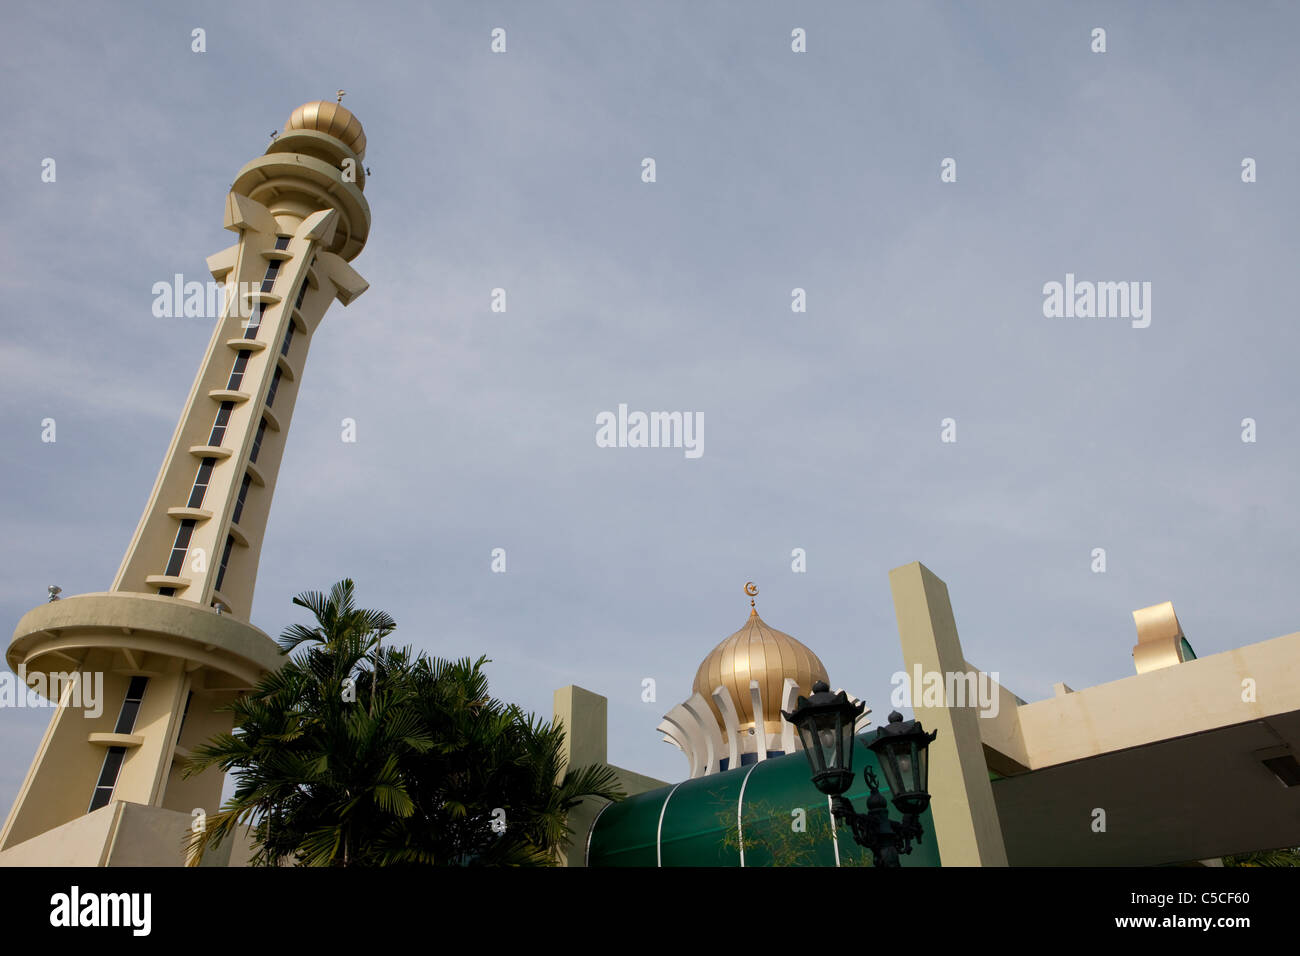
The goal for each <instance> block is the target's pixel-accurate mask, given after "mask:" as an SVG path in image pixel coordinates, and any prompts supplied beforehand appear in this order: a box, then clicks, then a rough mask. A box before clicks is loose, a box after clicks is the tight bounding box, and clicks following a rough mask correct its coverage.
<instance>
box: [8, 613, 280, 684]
mask: <svg viewBox="0 0 1300 956" xmlns="http://www.w3.org/2000/svg"><path fill="white" fill-rule="evenodd" d="M94 648H104V649H110V650H120V649H122V648H126V649H128V650H135V651H139V652H141V653H145V654H163V655H165V656H169V657H176V658H181V659H184V660H187V661H191V662H194V663H196V664H198V665H201V666H204V667H208V668H211V669H212V670H214V671H218V672H221V673H224V674H227V675H229V676H230V677H231V678H233V679H234V680H235V681H237V682H238V683H239V684H240V685H241V686H252V685H253V684H254V683H256V681H257V680H258V678H260V677H261V675H262V674H264V673H267V672H268V671H273V670H277V669H279V667H280V666H281V665H282V664H283V663H284V655H283V654H282V653H281V652H280V648H279V646H278V645H277V644H276V643H275V642H274V641H273V640H271V638H270V637H269V636H267V634H266V633H265V632H264V631H261V630H259V629H258V628H256V627H253V626H252V625H251V624H246V623H245V622H243V621H240V620H238V619H237V618H234V617H231V616H230V615H221V614H217V613H216V611H215V610H213V609H212V608H205V607H200V606H199V605H197V604H194V603H192V602H190V601H181V600H177V599H176V598H171V597H163V596H160V595H153V594H137V593H131V592H126V591H109V592H102V593H97V594H78V595H75V596H73V597H69V598H63V599H62V600H59V601H51V602H49V603H48V604H42V605H40V606H39V607H36V608H34V609H33V610H31V611H28V612H27V613H26V614H24V615H23V617H22V619H21V620H19V622H18V626H17V627H16V628H15V629H14V636H13V639H12V640H11V641H10V643H9V649H8V651H7V653H6V655H5V657H6V661H7V662H8V664H9V666H10V667H11V668H12V669H13V670H14V671H16V672H19V673H28V674H34V673H44V672H46V671H50V670H61V671H64V670H68V669H70V668H69V665H70V663H75V662H76V661H77V660H79V659H80V657H81V655H82V654H83V653H84V652H85V651H86V650H89V649H94Z"/></svg>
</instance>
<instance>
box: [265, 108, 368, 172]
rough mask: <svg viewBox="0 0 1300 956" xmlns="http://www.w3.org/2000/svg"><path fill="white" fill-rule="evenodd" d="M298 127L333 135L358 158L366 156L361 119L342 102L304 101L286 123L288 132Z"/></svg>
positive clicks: (285, 127)
mask: <svg viewBox="0 0 1300 956" xmlns="http://www.w3.org/2000/svg"><path fill="white" fill-rule="evenodd" d="M296 129H310V130H315V131H316V132H318V133H324V134H326V135H327V136H333V137H334V138H335V139H337V140H338V141H339V142H340V143H342V144H343V145H344V146H347V147H348V149H350V150H352V152H354V153H356V154H357V158H358V159H364V158H365V155H366V131H365V130H363V129H362V128H361V120H359V119H357V118H356V116H355V115H354V114H353V112H352V111H351V110H349V109H348V108H347V107H345V106H344V105H343V104H342V103H331V102H329V101H328V100H317V101H316V102H314V103H304V104H303V105H302V106H300V107H298V108H297V109H296V110H294V111H293V113H292V114H290V116H289V122H287V123H285V124H284V131H285V132H286V133H289V132H292V131H293V130H296Z"/></svg>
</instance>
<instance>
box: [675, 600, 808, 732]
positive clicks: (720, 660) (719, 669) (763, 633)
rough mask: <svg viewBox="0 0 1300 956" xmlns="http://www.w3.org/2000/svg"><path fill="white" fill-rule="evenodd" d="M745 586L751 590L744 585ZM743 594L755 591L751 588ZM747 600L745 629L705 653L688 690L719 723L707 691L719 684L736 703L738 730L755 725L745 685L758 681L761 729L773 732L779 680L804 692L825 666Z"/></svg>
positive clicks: (778, 725)
mask: <svg viewBox="0 0 1300 956" xmlns="http://www.w3.org/2000/svg"><path fill="white" fill-rule="evenodd" d="M748 588H753V586H752V585H749V586H748ZM748 588H747V591H746V593H748V594H750V595H751V598H752V596H753V594H756V593H757V590H758V589H757V588H753V590H749V589H748ZM753 604H754V602H753V601H752V600H751V601H750V607H751V609H750V612H749V620H748V621H746V622H745V626H744V627H742V628H741V629H740V630H738V631H736V633H734V634H732V635H731V636H730V637H728V638H726V639H725V640H723V641H722V643H720V644H719V645H718V646H717V647H715V648H714V649H713V650H712V651H710V652H709V654H708V656H707V657H705V658H704V660H703V662H702V663H701V664H700V668H699V670H698V671H696V674H695V684H694V688H693V689H694V690H695V691H696V692H697V693H699V695H700V696H701V697H703V698H704V699H705V700H706V701H708V704H709V707H710V709H711V710H712V711H713V713H714V716H715V717H716V718H717V720H718V724H719V726H722V725H723V723H724V721H723V717H722V713H721V712H720V711H719V710H718V705H717V704H716V703H715V702H714V700H713V690H714V688H715V687H718V686H719V685H721V686H722V687H723V688H725V689H726V690H727V691H728V692H729V693H730V695H731V699H732V701H734V702H735V705H736V718H737V721H738V723H739V725H740V729H742V730H743V729H746V728H747V727H750V726H753V725H754V723H755V714H754V704H753V697H752V695H751V694H750V692H749V682H750V681H751V680H756V681H758V687H759V691H760V692H761V695H762V702H763V713H762V714H761V715H759V719H762V720H763V721H764V722H765V726H764V728H763V729H764V730H765V731H767V732H778V731H779V730H780V728H781V721H782V717H781V704H782V698H783V693H782V691H783V688H784V684H785V679H786V678H787V677H788V678H790V679H791V680H793V681H794V682H795V683H796V684H798V685H799V688H800V690H802V691H803V692H804V693H805V694H807V693H809V692H810V690H811V688H812V685H813V682H814V681H819V680H821V681H826V682H827V683H830V678H829V677H828V676H827V674H826V667H825V665H824V664H822V662H821V659H820V658H818V656H817V655H816V654H814V653H813V652H812V651H811V650H810V649H809V648H808V647H807V646H806V645H804V644H802V643H800V642H799V641H797V640H796V639H795V638H793V637H791V636H790V635H789V634H786V633H785V632H784V631H778V630H777V629H776V628H774V627H772V626H771V625H770V624H768V623H767V622H766V621H764V620H763V619H762V618H761V617H759V616H758V609H757V608H755V607H754V606H753Z"/></svg>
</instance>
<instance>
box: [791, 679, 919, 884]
mask: <svg viewBox="0 0 1300 956" xmlns="http://www.w3.org/2000/svg"><path fill="white" fill-rule="evenodd" d="M864 707H865V705H864V704H862V703H857V704H853V703H851V702H850V701H849V699H848V696H847V695H846V694H845V693H844V691H840V692H839V693H838V694H832V693H831V689H830V687H829V686H827V684H826V683H825V682H824V681H817V683H815V684H813V693H812V696H811V697H800V698H799V702H798V706H796V707H795V709H794V712H793V713H786V712H785V711H781V714H782V716H784V717H785V719H786V720H788V721H790V723H792V724H794V726H795V728H796V729H797V730H798V731H799V739H800V740H801V741H802V743H803V750H804V753H805V754H806V755H807V756H808V763H809V765H810V766H811V767H812V782H813V786H815V787H816V788H817V789H818V790H820V791H821V792H822V793H824V794H826V795H827V796H828V797H830V798H831V812H832V813H833V814H834V815H835V816H836V817H837V818H838V819H840V820H842V821H843V822H845V823H847V824H848V825H849V827H850V828H851V829H852V831H853V839H854V841H856V842H857V844H858V845H859V846H864V847H866V848H867V849H869V850H870V851H871V858H872V861H873V862H874V864H875V865H876V866H899V865H900V864H899V862H898V858H899V856H900V855H901V854H906V853H911V852H912V841H913V840H915V841H916V842H917V843H920V842H921V841H922V838H923V836H924V831H923V830H922V829H921V821H920V815H921V814H922V813H924V812H925V809H926V807H928V806H929V805H930V794H929V791H928V790H927V785H928V777H929V760H928V759H927V750H928V748H929V746H930V741H932V740H934V738H935V737H936V736H937V735H938V733H937V731H935V732H931V733H928V734H927V733H926V732H925V730H924V729H923V728H922V727H921V724H920V721H916V720H909V721H904V720H903V715H902V714H900V713H899V712H898V711H894V712H893V713H892V714H890V715H889V723H888V724H887V725H886V726H884V727H880V728H878V729H877V730H876V735H875V737H873V738H872V739H871V740H870V741H869V742H868V743H867V746H868V747H869V748H870V749H871V752H872V753H874V754H875V755H876V759H877V760H878V761H879V763H880V770H881V772H882V773H883V774H884V775H885V784H886V786H887V787H888V788H889V792H890V793H891V794H892V795H893V804H894V808H895V809H896V810H898V812H899V813H901V814H902V815H903V819H902V820H901V821H895V820H892V819H890V816H889V810H888V808H887V804H886V802H885V798H884V797H883V796H882V795H881V793H880V783H879V781H878V780H877V779H876V774H875V771H874V770H872V769H871V768H870V767H868V768H867V769H866V771H865V772H864V773H863V776H864V777H865V779H866V781H867V786H868V787H869V788H871V793H870V794H869V795H868V796H867V812H866V813H858V812H857V811H856V810H854V809H853V804H852V803H850V802H849V800H848V798H847V797H845V796H844V793H845V792H846V791H847V790H848V789H849V787H850V786H852V784H853V728H854V724H855V723H856V722H857V718H858V717H859V716H860V715H861V713H862V710H863V708H864Z"/></svg>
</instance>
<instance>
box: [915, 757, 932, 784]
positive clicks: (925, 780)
mask: <svg viewBox="0 0 1300 956" xmlns="http://www.w3.org/2000/svg"><path fill="white" fill-rule="evenodd" d="M916 769H917V773H916V780H917V787H916V789H918V790H925V791H927V792H928V791H929V789H930V748H929V747H928V746H924V747H920V748H919V749H918V752H917V754H916Z"/></svg>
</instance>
